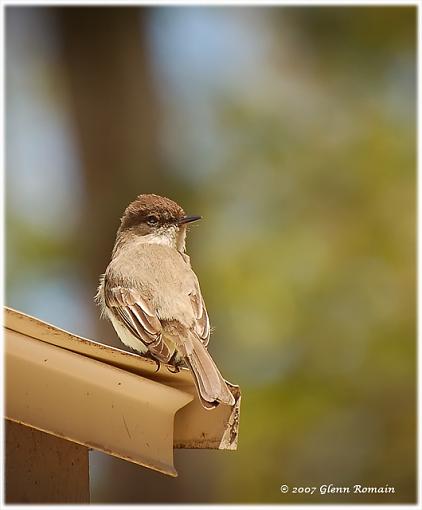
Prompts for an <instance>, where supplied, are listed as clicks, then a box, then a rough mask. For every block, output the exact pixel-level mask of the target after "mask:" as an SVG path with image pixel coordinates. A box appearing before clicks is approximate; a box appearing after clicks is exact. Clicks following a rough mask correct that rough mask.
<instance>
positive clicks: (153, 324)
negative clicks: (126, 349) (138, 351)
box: [104, 285, 171, 362]
mask: <svg viewBox="0 0 422 510" xmlns="http://www.w3.org/2000/svg"><path fill="white" fill-rule="evenodd" d="M104 299H105V303H106V305H107V306H108V308H109V309H110V310H111V311H112V312H113V313H114V314H115V315H116V317H117V318H118V319H119V320H120V321H121V322H123V324H124V325H125V326H126V327H127V328H128V329H129V331H130V332H131V333H132V335H133V336H135V337H136V338H138V339H139V340H140V341H141V342H142V343H143V344H144V345H146V347H147V348H148V350H149V351H150V352H151V354H153V355H154V356H155V357H156V358H157V359H159V360H160V361H163V362H167V361H168V360H169V358H170V355H171V352H170V350H169V348H168V346H167V344H166V343H165V342H164V339H163V335H162V327H161V322H160V320H159V319H158V317H157V314H156V313H155V311H154V310H153V309H152V308H151V305H150V304H149V302H148V301H147V300H146V299H145V298H144V297H143V296H142V295H141V293H140V292H139V290H136V289H133V288H126V287H120V286H116V287H112V288H110V287H109V286H107V285H105V288H104Z"/></svg>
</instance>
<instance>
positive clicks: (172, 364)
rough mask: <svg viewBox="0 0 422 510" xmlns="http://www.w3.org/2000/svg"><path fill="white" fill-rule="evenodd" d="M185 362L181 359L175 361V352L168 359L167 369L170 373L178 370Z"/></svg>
mask: <svg viewBox="0 0 422 510" xmlns="http://www.w3.org/2000/svg"><path fill="white" fill-rule="evenodd" d="M184 364H185V362H184V361H183V360H182V359H179V360H177V361H176V353H174V354H173V356H172V357H171V358H170V359H169V362H168V365H167V370H168V371H169V372H170V373H172V374H177V373H179V372H180V367H182V366H184Z"/></svg>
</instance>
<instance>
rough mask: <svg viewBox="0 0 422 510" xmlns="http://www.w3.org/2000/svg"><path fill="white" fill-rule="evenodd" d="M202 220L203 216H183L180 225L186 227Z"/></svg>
mask: <svg viewBox="0 0 422 510" xmlns="http://www.w3.org/2000/svg"><path fill="white" fill-rule="evenodd" d="M201 218H202V216H183V218H180V220H179V221H178V224H179V225H184V224H185V223H192V222H193V221H198V220H200V219H201Z"/></svg>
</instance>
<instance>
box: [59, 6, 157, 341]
mask: <svg viewBox="0 0 422 510" xmlns="http://www.w3.org/2000/svg"><path fill="white" fill-rule="evenodd" d="M56 14H57V17H58V20H59V34H60V35H61V37H62V41H63V44H62V48H63V53H62V54H63V64H64V70H65V73H66V75H67V83H68V87H69V92H70V99H71V103H72V104H71V106H72V108H71V109H72V112H73V115H74V120H75V124H76V128H77V135H78V141H79V144H80V150H81V154H82V162H83V165H82V171H83V179H84V189H85V200H84V201H83V203H82V204H77V206H78V207H82V215H81V216H82V222H81V225H80V228H79V229H78V235H77V239H75V246H78V250H77V251H78V254H79V257H80V259H79V260H80V269H81V272H82V273H83V274H84V275H85V278H86V289H87V292H88V294H89V295H88V296H87V303H89V304H90V306H91V307H94V304H93V302H92V295H93V294H94V292H95V289H96V286H97V284H98V277H99V275H100V273H101V272H103V271H104V270H105V268H106V265H107V263H108V261H109V258H110V254H111V249H112V246H113V242H114V236H115V233H116V230H117V227H118V225H119V216H118V215H119V214H120V213H122V212H123V210H124V208H125V207H126V205H127V204H128V203H129V202H130V201H131V200H132V199H133V198H135V197H136V195H138V194H139V193H141V192H157V190H160V189H161V188H162V182H163V178H162V164H161V158H160V153H159V144H158V140H157V137H158V132H157V124H158V122H159V118H158V117H159V111H160V109H159V103H158V101H157V98H156V94H155V91H154V84H153V73H152V70H151V63H150V57H149V51H148V48H147V37H146V33H145V27H146V24H147V18H148V16H149V11H148V9H133V8H120V7H119V8H97V7H93V8H90V7H88V8H87V7H82V8H79V7H62V8H58V9H57V10H56ZM116 176H118V178H116ZM92 313H93V315H94V314H95V313H97V314H98V310H93V312H92ZM100 325H101V328H102V329H101V330H100V331H101V333H102V334H104V333H105V332H110V331H111V328H110V327H109V326H108V325H106V322H105V321H101V323H100ZM109 337H110V338H113V339H115V335H114V333H113V334H111V335H109ZM113 343H114V344H115V345H118V346H119V347H122V345H121V344H120V342H118V340H115V341H113Z"/></svg>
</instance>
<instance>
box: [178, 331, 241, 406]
mask: <svg viewBox="0 0 422 510" xmlns="http://www.w3.org/2000/svg"><path fill="white" fill-rule="evenodd" d="M189 340H190V341H189V342H186V341H185V342H183V347H184V348H182V349H180V351H182V352H181V354H183V357H184V360H185V362H186V364H187V365H188V367H189V368H190V369H191V370H192V373H193V376H194V379H195V384H196V387H197V390H198V394H199V397H200V399H201V402H202V405H203V406H204V407H205V408H206V409H213V408H214V407H216V406H218V404H220V403H221V404H227V405H229V406H232V405H234V403H235V400H234V397H233V395H232V394H231V392H230V390H229V388H228V387H227V384H226V381H225V380H224V379H223V376H222V375H221V374H220V371H219V370H218V368H217V366H216V364H215V363H214V360H213V359H212V357H211V354H210V353H209V352H208V351H207V349H206V347H205V346H204V344H203V343H202V342H201V341H200V340H199V339H198V338H196V337H195V336H194V335H191V338H190V339H189ZM183 351H184V352H183Z"/></svg>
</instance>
